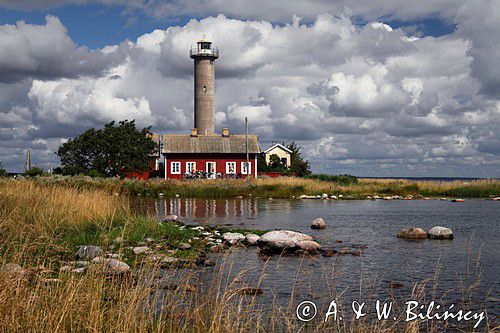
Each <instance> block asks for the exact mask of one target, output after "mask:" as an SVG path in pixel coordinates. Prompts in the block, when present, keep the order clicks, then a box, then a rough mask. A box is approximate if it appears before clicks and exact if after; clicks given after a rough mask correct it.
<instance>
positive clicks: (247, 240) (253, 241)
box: [245, 234, 260, 246]
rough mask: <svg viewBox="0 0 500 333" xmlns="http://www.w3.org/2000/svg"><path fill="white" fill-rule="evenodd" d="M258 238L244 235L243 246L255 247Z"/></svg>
mask: <svg viewBox="0 0 500 333" xmlns="http://www.w3.org/2000/svg"><path fill="white" fill-rule="evenodd" d="M259 239H260V236H258V235H255V234H247V235H245V244H247V245H250V246H253V245H257V242H258V241H259Z"/></svg>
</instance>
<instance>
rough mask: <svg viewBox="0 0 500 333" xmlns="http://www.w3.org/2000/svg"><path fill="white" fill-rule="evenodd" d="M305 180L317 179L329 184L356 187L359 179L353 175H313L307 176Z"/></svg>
mask: <svg viewBox="0 0 500 333" xmlns="http://www.w3.org/2000/svg"><path fill="white" fill-rule="evenodd" d="M305 178H309V179H317V180H322V181H327V182H335V183H337V184H340V185H355V184H357V183H358V178H356V177H355V176H351V175H337V176H334V175H327V174H322V173H321V174H313V175H308V176H305Z"/></svg>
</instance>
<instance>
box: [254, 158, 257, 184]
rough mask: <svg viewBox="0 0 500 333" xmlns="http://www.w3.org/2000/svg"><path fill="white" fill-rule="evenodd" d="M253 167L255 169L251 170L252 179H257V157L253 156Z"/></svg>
mask: <svg viewBox="0 0 500 333" xmlns="http://www.w3.org/2000/svg"><path fill="white" fill-rule="evenodd" d="M254 161H255V162H254V165H255V168H253V172H254V177H255V178H257V155H255V160H254Z"/></svg>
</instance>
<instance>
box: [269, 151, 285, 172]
mask: <svg viewBox="0 0 500 333" xmlns="http://www.w3.org/2000/svg"><path fill="white" fill-rule="evenodd" d="M285 169H286V166H285V165H283V163H282V162H281V159H280V158H279V156H278V155H276V154H272V155H271V156H269V171H274V172H283V171H285Z"/></svg>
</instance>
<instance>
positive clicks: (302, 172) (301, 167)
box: [287, 141, 311, 177]
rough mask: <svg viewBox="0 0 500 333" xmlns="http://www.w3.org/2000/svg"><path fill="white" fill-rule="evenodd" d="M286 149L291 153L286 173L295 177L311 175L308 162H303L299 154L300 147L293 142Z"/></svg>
mask: <svg viewBox="0 0 500 333" xmlns="http://www.w3.org/2000/svg"><path fill="white" fill-rule="evenodd" d="M287 148H288V149H290V150H291V151H292V153H291V156H290V168H289V169H288V171H289V172H290V173H293V174H295V175H296V176H297V177H304V176H307V175H309V174H311V169H310V168H311V166H310V164H309V161H307V160H304V159H303V158H302V156H301V154H300V149H301V148H302V147H300V146H298V145H297V144H296V143H295V141H293V142H291V143H290V144H289V145H288V146H287Z"/></svg>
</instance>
